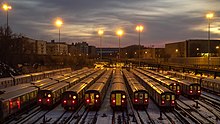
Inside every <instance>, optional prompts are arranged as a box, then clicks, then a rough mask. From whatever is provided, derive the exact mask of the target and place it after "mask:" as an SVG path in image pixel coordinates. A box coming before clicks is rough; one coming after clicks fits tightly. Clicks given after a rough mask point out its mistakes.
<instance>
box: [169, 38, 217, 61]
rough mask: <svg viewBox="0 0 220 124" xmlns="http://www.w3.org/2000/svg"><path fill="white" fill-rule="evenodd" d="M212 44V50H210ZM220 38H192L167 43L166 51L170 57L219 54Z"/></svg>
mask: <svg viewBox="0 0 220 124" xmlns="http://www.w3.org/2000/svg"><path fill="white" fill-rule="evenodd" d="M209 44H210V45H209ZM208 46H210V47H209V48H210V50H208ZM219 47H220V40H210V42H209V41H208V40H204V39H201V40H200V39H190V40H186V41H182V42H176V43H169V44H165V52H166V54H167V55H168V56H169V57H205V56H208V53H210V56H212V57H215V56H219V53H220V48H219Z"/></svg>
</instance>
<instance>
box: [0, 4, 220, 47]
mask: <svg viewBox="0 0 220 124" xmlns="http://www.w3.org/2000/svg"><path fill="white" fill-rule="evenodd" d="M4 2H7V3H8V4H10V5H11V6H12V10H11V11H10V12H9V25H10V26H11V28H12V30H13V31H14V32H15V33H21V34H23V35H24V36H27V37H30V38H33V39H38V40H46V41H50V40H52V39H55V40H56V41H58V28H56V27H55V26H54V21H55V19H56V18H57V17H61V18H62V19H63V21H64V24H63V26H62V27H61V41H63V42H67V43H72V42H81V41H86V42H88V43H89V44H90V45H95V46H97V47H98V46H99V36H98V35H97V31H98V29H103V30H104V31H105V34H104V40H103V46H104V47H118V37H117V36H116V35H115V32H116V30H117V29H118V28H121V29H123V30H124V31H125V34H124V35H123V36H122V39H121V44H122V46H128V45H133V44H138V33H137V32H136V31H135V27H136V25H137V24H142V25H144V31H143V32H142V33H141V44H142V45H145V46H151V45H154V46H156V47H161V46H163V45H164V44H165V43H170V42H178V41H184V40H187V39H195V38H199V39H205V38H206V39H207V30H208V29H207V25H208V21H207V19H206V18H205V15H206V13H208V12H209V11H212V12H214V13H215V15H214V16H215V17H214V18H213V19H212V22H211V38H214V39H220V0H8V1H1V0H0V3H4ZM5 24H6V12H4V11H3V10H2V9H1V11H0V25H1V26H2V25H5Z"/></svg>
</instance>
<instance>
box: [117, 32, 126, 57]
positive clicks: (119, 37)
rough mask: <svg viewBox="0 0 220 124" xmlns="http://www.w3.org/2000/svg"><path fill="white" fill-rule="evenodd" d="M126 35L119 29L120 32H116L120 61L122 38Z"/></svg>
mask: <svg viewBox="0 0 220 124" xmlns="http://www.w3.org/2000/svg"><path fill="white" fill-rule="evenodd" d="M123 34H124V31H123V30H121V29H119V30H117V32H116V35H118V46H119V56H118V58H119V60H120V54H121V43H120V42H121V36H122V35H123Z"/></svg>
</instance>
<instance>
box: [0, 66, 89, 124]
mask: <svg viewBox="0 0 220 124" xmlns="http://www.w3.org/2000/svg"><path fill="white" fill-rule="evenodd" d="M76 72H81V73H83V72H84V73H83V75H85V70H84V71H82V70H79V71H76ZM73 73H74V72H73ZM79 77H82V76H80V75H79V73H78V75H76V78H77V79H79ZM58 83H59V82H58V81H56V80H52V79H49V78H46V79H41V80H37V81H33V82H31V83H25V84H19V85H16V86H12V87H7V88H4V89H1V91H3V94H1V95H0V122H1V123H2V122H3V121H4V120H5V118H7V117H9V116H11V115H14V114H16V113H17V112H18V111H20V110H22V109H27V108H29V107H30V106H31V105H32V103H36V101H37V95H38V92H39V90H41V89H43V88H46V87H50V86H52V85H55V84H58ZM71 83H74V82H71ZM38 101H39V99H38Z"/></svg>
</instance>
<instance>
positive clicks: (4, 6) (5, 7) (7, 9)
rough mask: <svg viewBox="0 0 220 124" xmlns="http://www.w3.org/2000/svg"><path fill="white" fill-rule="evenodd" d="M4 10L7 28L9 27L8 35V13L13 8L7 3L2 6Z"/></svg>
mask: <svg viewBox="0 0 220 124" xmlns="http://www.w3.org/2000/svg"><path fill="white" fill-rule="evenodd" d="M2 8H3V10H5V11H6V20H7V21H6V26H7V33H8V11H9V10H11V9H12V7H11V6H10V5H8V4H7V3H5V4H3V5H2Z"/></svg>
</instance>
